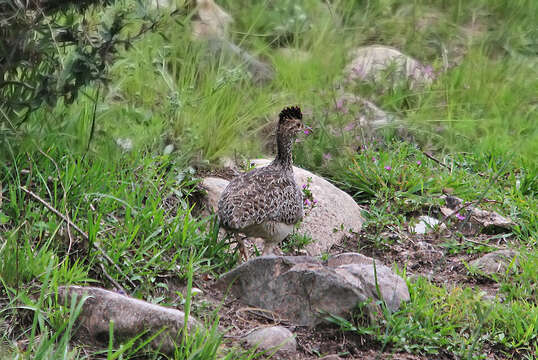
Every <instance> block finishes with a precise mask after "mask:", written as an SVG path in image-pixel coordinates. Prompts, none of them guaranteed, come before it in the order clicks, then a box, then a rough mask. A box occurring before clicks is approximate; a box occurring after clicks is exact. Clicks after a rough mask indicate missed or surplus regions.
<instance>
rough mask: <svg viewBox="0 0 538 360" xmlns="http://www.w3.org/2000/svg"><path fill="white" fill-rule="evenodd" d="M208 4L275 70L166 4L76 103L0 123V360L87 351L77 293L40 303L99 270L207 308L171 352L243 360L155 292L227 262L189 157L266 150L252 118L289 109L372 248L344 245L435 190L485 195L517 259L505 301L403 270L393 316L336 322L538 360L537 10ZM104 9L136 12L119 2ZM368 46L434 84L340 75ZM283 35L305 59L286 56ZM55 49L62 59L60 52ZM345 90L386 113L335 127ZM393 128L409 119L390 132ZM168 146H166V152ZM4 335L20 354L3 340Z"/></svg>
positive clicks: (531, 5) (304, 149)
mask: <svg viewBox="0 0 538 360" xmlns="http://www.w3.org/2000/svg"><path fill="white" fill-rule="evenodd" d="M219 4H221V5H222V6H223V7H224V8H225V9H226V10H227V11H229V12H230V13H231V14H232V16H233V17H234V20H235V22H234V23H233V24H232V28H231V34H230V39H231V40H232V41H234V42H235V43H236V44H239V45H241V46H242V47H243V48H244V49H247V50H248V51H249V52H251V53H252V54H255V55H256V56H259V58H261V59H263V60H265V61H267V62H269V63H270V64H271V65H272V67H273V69H274V71H275V76H274V79H273V80H272V81H269V82H268V83H265V84H263V85H259V84H254V83H253V82H252V81H251V79H250V76H249V75H248V74H247V72H246V71H245V69H244V67H243V66H242V64H241V63H239V62H238V61H234V59H230V58H228V57H226V56H212V55H208V49H207V47H206V45H204V44H203V43H198V42H193V41H192V39H191V35H190V24H189V21H188V17H186V16H185V15H184V14H183V15H181V14H180V15H179V16H177V15H176V16H171V17H165V19H164V20H163V23H162V24H161V26H160V27H159V28H158V31H157V32H155V33H148V34H146V35H145V36H144V37H143V38H142V39H140V40H138V41H136V42H135V43H134V45H133V47H131V48H130V49H128V50H125V51H122V52H121V53H120V54H119V56H118V61H116V62H115V63H114V64H113V65H112V66H111V68H110V69H109V73H108V77H109V82H108V83H107V84H106V85H94V86H92V87H88V88H86V89H84V91H83V93H82V94H81V96H79V98H78V99H76V101H75V102H74V103H73V104H65V103H63V102H59V103H58V104H56V105H55V106H43V107H42V108H40V109H39V110H37V111H36V112H35V113H33V114H32V115H31V117H30V118H29V120H28V121H27V122H26V123H25V124H24V126H23V127H22V128H21V129H20V132H19V133H18V134H16V135H13V134H11V133H10V134H7V133H6V134H4V133H3V132H2V129H0V134H2V135H1V137H0V149H1V151H0V185H1V193H0V195H1V196H2V197H1V202H0V280H1V284H2V286H1V287H0V308H1V309H2V310H0V329H2V330H5V331H2V333H3V335H2V337H1V338H0V357H2V356H4V355H3V354H1V352H3V351H6V352H8V355H7V356H8V357H9V358H13V357H16V358H43V359H53V358H54V359H56V358H66V359H81V358H84V352H83V350H82V349H79V348H77V347H75V348H73V347H69V346H68V345H69V341H70V340H71V337H72V330H73V321H74V320H75V319H76V317H77V314H78V312H79V310H80V308H79V305H80V302H77V301H75V302H73V303H72V304H69V305H68V306H59V305H58V304H54V303H53V302H51V301H49V299H50V298H51V294H53V293H54V290H55V289H56V288H57V286H59V285H65V284H79V285H87V284H91V285H98V286H104V287H109V288H110V287H113V286H114V284H112V283H111V281H110V279H108V278H107V277H106V276H105V275H104V273H103V269H102V268H101V264H102V265H103V268H104V270H105V271H106V272H107V273H108V274H109V275H110V277H111V278H112V279H114V282H117V283H119V284H120V285H121V286H122V287H124V288H126V290H127V291H128V292H129V293H131V294H133V295H134V296H137V297H140V298H145V299H151V300H152V301H155V302H158V303H161V304H166V305H169V306H177V307H179V308H181V309H184V310H186V311H187V312H189V311H194V312H195V316H200V317H204V318H208V319H210V320H208V326H207V331H206V332H203V333H197V334H189V335H188V337H186V338H185V339H184V343H183V344H182V345H180V346H179V347H178V351H177V353H176V355H175V358H176V359H180V358H186V357H189V356H190V357H191V358H199V359H211V358H224V359H226V358H228V359H232V358H252V357H254V356H255V355H253V354H249V353H241V352H238V351H236V350H234V349H228V348H229V347H231V345H230V344H228V343H227V341H225V340H224V338H223V334H222V332H221V331H219V330H218V321H219V320H218V316H217V315H216V314H213V312H212V311H210V310H208V309H207V308H206V307H205V305H204V304H200V303H197V300H196V298H194V299H192V302H191V300H190V295H189V294H187V295H186V296H187V300H186V301H184V302H183V301H178V300H177V299H175V298H172V297H169V296H168V295H162V291H161V290H162V289H167V288H168V283H167V282H166V279H167V278H168V277H170V276H174V277H176V278H177V279H178V281H180V282H184V283H187V284H188V283H189V281H192V276H193V273H194V274H204V273H211V274H213V275H216V276H218V275H219V274H222V273H223V272H225V271H227V270H229V269H231V268H232V267H233V266H234V265H235V263H236V261H237V258H238V256H237V254H235V253H234V252H233V251H231V249H230V247H229V244H228V243H227V242H220V241H217V240H218V237H217V235H218V234H217V231H218V227H217V223H216V219H215V217H214V216H210V217H205V218H204V217H198V216H196V215H195V214H194V212H193V208H192V207H193V205H194V204H193V202H192V201H191V199H192V198H193V197H191V195H192V194H193V192H195V191H196V184H197V179H196V178H195V172H194V170H193V168H192V166H194V167H212V166H214V165H217V164H219V163H220V162H221V161H222V160H223V159H225V158H230V157H232V158H241V157H245V158H252V157H257V156H270V154H267V153H266V148H265V146H264V143H266V142H267V139H266V129H265V128H266V126H267V125H268V124H269V123H271V122H273V121H274V120H275V119H276V114H277V113H278V111H279V110H280V109H281V107H282V106H284V105H290V104H300V105H301V106H302V107H303V109H304V110H305V114H306V116H305V121H306V123H307V124H308V125H309V126H311V127H313V129H314V132H313V134H312V135H311V136H309V137H307V138H304V139H302V141H301V142H300V143H299V144H297V146H296V147H295V153H294V154H295V162H296V164H298V165H299V166H302V167H305V168H308V169H310V170H312V171H314V172H316V173H318V174H321V175H323V176H325V177H327V178H328V179H329V180H330V181H331V182H333V183H334V184H336V185H337V186H339V187H340V188H341V189H343V190H345V191H347V192H348V193H349V194H351V195H352V196H353V197H354V198H355V200H356V201H357V202H359V203H360V204H362V205H364V206H365V211H364V216H365V221H366V222H365V225H364V231H363V234H362V237H361V239H362V240H364V241H366V243H367V244H364V243H357V250H360V249H361V248H362V247H363V246H365V245H371V244H374V246H375V247H376V248H378V249H385V248H388V247H390V246H391V245H392V242H393V241H394V240H391V239H389V238H387V237H386V236H385V233H386V232H387V230H388V229H399V230H401V231H403V230H405V229H406V227H407V226H408V225H409V223H410V222H412V221H414V219H415V218H416V217H417V215H420V214H430V215H431V214H433V215H435V210H434V209H436V208H437V207H438V206H439V205H440V204H442V200H441V199H440V196H441V195H442V193H443V191H446V190H447V189H449V190H450V191H452V192H453V194H454V195H456V196H458V197H460V198H462V199H464V200H466V201H476V200H479V199H482V198H484V199H487V200H492V201H493V202H491V201H489V202H482V203H481V204H480V205H479V206H480V207H481V208H484V209H488V210H493V211H497V212H499V213H500V214H503V215H506V216H509V217H510V218H511V219H513V220H514V222H515V223H516V226H515V227H514V229H513V230H512V231H511V233H509V234H507V235H506V236H505V239H507V241H508V245H509V247H513V248H516V249H519V250H520V251H521V252H522V254H524V256H522V257H521V261H520V263H519V265H518V270H519V271H518V272H515V273H512V272H508V273H506V274H501V275H499V276H496V277H495V278H494V279H492V280H491V279H490V280H489V281H495V282H497V283H498V284H499V289H500V290H499V294H500V295H502V296H503V297H504V301H503V302H500V301H493V302H491V301H486V300H484V299H483V298H482V296H481V294H480V291H479V290H478V289H472V288H470V287H469V286H466V285H462V284H454V285H453V286H446V287H444V286H438V285H434V284H433V283H432V282H430V281H428V280H426V279H424V278H422V277H419V278H418V279H414V280H412V281H411V280H409V279H408V283H409V287H410V292H411V301H410V302H409V303H408V304H406V305H405V306H404V307H403V308H402V309H401V310H400V311H399V312H397V313H394V314H390V313H387V312H382V316H381V318H380V319H378V321H377V322H371V323H370V322H367V321H365V320H364V319H363V318H360V317H359V319H358V320H357V321H355V322H346V321H344V320H342V319H340V320H335V321H336V322H337V323H338V324H339V325H340V326H342V329H343V330H346V331H354V332H357V333H359V334H361V336H368V337H369V339H371V340H373V341H374V343H375V344H376V349H377V350H381V349H383V350H385V351H405V352H410V353H416V354H436V353H444V354H448V355H450V356H459V357H462V358H469V359H472V358H476V359H478V358H483V354H485V353H486V351H490V350H491V351H496V352H497V353H499V354H503V355H502V356H505V357H508V358H514V359H516V358H522V357H523V358H524V357H526V358H528V359H531V358H532V357H533V356H538V349H537V348H536V345H533V344H535V343H536V337H537V333H538V330H537V325H538V324H537V321H538V314H537V307H536V305H537V301H538V300H537V294H536V290H535V289H536V279H537V278H538V273H537V270H536V269H538V263H537V256H536V254H537V251H536V246H537V244H536V239H537V237H538V225H537V224H538V219H537V218H536V216H537V214H538V200H537V196H536V195H537V193H538V166H537V164H538V162H537V161H536V154H538V145H537V144H538V130H537V126H536V123H537V120H538V114H537V108H536V103H537V102H536V100H537V98H536V89H537V88H538V73H537V70H536V69H537V66H536V65H538V62H537V61H536V59H537V55H538V43H537V42H536V39H538V33H537V27H536V23H538V3H537V2H536V1H533V0H517V1H508V0H503V1H488V0H473V1H447V0H416V1H413V2H407V1H402V0H387V1H377V2H371V1H353V0H336V1H331V2H315V1H307V0H303V1H287V0H285V1H280V2H269V1H263V2H251V1H231V0H226V1H222V2H219ZM115 6H117V7H123V8H129V7H130V6H131V7H132V10H133V11H134V9H135V7H134V5H133V2H130V1H125V2H119V3H118V4H116V5H115ZM100 14H101V12H100V10H99V9H93V10H91V12H90V13H88V16H87V17H88V19H89V21H95V20H96V18H97V16H101V15H100ZM369 44H384V45H389V46H394V47H396V48H398V49H400V50H402V51H403V52H404V53H407V54H410V55H412V56H413V57H415V58H416V59H418V60H419V61H422V62H424V63H425V64H431V65H432V66H433V68H434V69H435V71H436V73H437V74H438V77H437V79H436V80H435V81H434V83H433V84H432V86H431V87H426V88H410V87H409V86H408V85H407V84H403V85H399V86H396V87H387V84H386V83H378V84H375V83H374V84H372V83H358V84H353V85H350V84H344V83H343V82H342V80H343V75H342V70H343V68H344V67H345V65H346V64H347V63H348V61H349V60H350V58H349V52H350V51H351V50H352V49H354V48H356V47H358V46H361V45H369ZM279 47H287V48H291V49H293V50H295V51H297V52H301V54H302V55H301V56H300V57H299V56H298V57H296V58H293V57H292V58H290V57H288V56H287V55H285V54H284V53H283V52H281V51H279V49H278V48H279ZM61 51H65V53H64V56H65V58H66V59H68V58H69V49H62V50H61ZM303 56H304V57H303ZM445 67H447V68H446V71H444V72H443V70H444V69H445ZM342 91H345V92H352V93H355V94H358V95H360V96H363V97H365V98H367V99H369V100H371V101H372V102H374V103H375V104H377V105H378V106H379V107H381V108H382V109H384V110H385V111H388V112H390V113H391V114H392V115H393V116H395V117H396V118H398V119H399V121H398V122H397V124H396V126H388V127H386V128H384V129H381V130H380V131H378V132H377V133H376V134H375V136H372V134H371V133H368V132H365V131H362V130H361V129H359V128H358V127H353V126H349V125H350V124H352V123H353V122H354V121H356V119H355V112H356V110H358V109H356V108H353V107H352V106H351V107H350V108H349V110H350V111H348V112H345V111H338V110H337V109H336V103H337V100H338V96H339V94H340V92H342ZM400 125H402V126H403V127H405V128H406V129H407V131H406V132H404V133H405V134H404V135H405V136H404V137H403V138H401V137H400V136H399V135H400V134H402V132H401V131H400V130H399V129H398V127H399V126H400ZM92 129H93V131H92ZM118 139H130V140H131V141H132V144H133V146H132V149H131V150H130V151H123V150H121V149H120V148H119V147H118V145H117V141H118ZM170 144H172V145H173V146H174V151H173V152H172V153H171V154H166V155H165V154H163V149H164V148H165V146H167V145H170ZM424 152H432V153H433V156H434V157H435V158H436V159H438V160H439V161H440V162H441V163H442V164H444V166H443V165H440V164H438V163H437V162H435V161H433V160H431V159H430V158H428V157H427V156H426V155H425V153H424ZM389 167H390V169H389ZM23 188H24V189H27V190H29V191H32V192H33V193H35V194H36V195H37V196H38V197H39V198H41V199H42V200H43V201H45V202H46V203H47V204H49V205H50V206H51V207H53V208H54V209H56V210H58V211H59V212H60V213H62V214H64V215H68V216H69V219H70V220H71V221H72V222H73V223H75V224H76V225H77V226H78V227H80V228H81V230H82V231H83V232H84V233H85V234H87V236H88V239H87V240H86V239H85V236H83V235H81V234H80V233H79V232H77V231H76V230H75V229H74V228H72V227H71V228H69V231H68V228H67V227H66V224H65V221H64V219H62V218H61V217H59V216H57V215H56V214H54V213H53V212H52V211H51V210H50V209H49V208H47V207H46V206H45V205H43V203H42V202H40V201H39V200H38V199H36V198H35V197H32V196H30V195H29V194H28V193H27V192H25V191H24V190H23ZM194 198H196V197H194ZM447 225H448V226H449V227H451V228H452V227H454V226H456V225H457V220H455V219H448V220H447ZM309 241H311V239H309V238H302V237H295V238H292V239H290V242H288V243H286V244H285V246H284V247H285V250H286V251H290V252H292V251H293V250H296V249H297V248H300V247H303V246H305V245H307V244H308V243H309ZM94 244H97V245H99V247H100V248H101V249H103V251H104V252H105V253H106V255H107V256H108V257H109V258H110V259H111V260H112V262H109V261H108V260H106V259H105V258H104V256H103V254H102V253H101V252H100V251H98V250H96V248H95V247H94ZM442 246H443V248H444V249H445V250H446V251H448V252H449V253H450V254H455V255H457V254H462V255H463V254H468V253H472V254H475V253H483V252H486V251H490V250H492V247H491V246H481V245H476V244H474V243H472V242H469V241H466V237H465V236H463V235H461V234H458V233H457V232H456V233H455V234H454V236H452V237H451V238H449V239H446V241H444V242H443V244H442ZM470 276H471V277H472V274H471V275H470ZM189 308H190V310H189ZM114 340H115V339H113V337H112V341H111V343H110V348H109V349H108V350H104V351H105V353H102V354H100V355H99V356H103V357H107V358H111V359H112V358H120V357H123V358H130V357H134V356H135V353H136V352H137V351H146V350H147V348H145V347H143V348H141V349H139V348H138V347H139V342H136V341H128V342H126V343H124V344H119V343H116V342H115V341H114ZM16 341H19V342H20V343H21V344H25V346H24V347H22V346H19V348H16V346H14V345H13V342H16ZM2 343H6V344H7V345H3V344H2ZM533 346H534V347H533ZM4 349H5V350H4ZM146 355H147V356H148V357H150V358H156V357H157V355H156V354H149V355H148V354H146Z"/></svg>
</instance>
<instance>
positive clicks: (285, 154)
mask: <svg viewBox="0 0 538 360" xmlns="http://www.w3.org/2000/svg"><path fill="white" fill-rule="evenodd" d="M276 145H277V155H276V158H275V161H274V163H275V164H278V165H280V166H282V167H283V168H285V169H290V170H291V169H292V163H293V162H292V156H291V150H292V146H293V137H291V136H287V135H284V134H281V133H280V132H277V135H276Z"/></svg>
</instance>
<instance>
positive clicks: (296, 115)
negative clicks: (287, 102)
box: [278, 106, 303, 122]
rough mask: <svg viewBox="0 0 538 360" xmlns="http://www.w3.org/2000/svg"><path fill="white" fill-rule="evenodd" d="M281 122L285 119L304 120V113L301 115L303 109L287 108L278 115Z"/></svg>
mask: <svg viewBox="0 0 538 360" xmlns="http://www.w3.org/2000/svg"><path fill="white" fill-rule="evenodd" d="M278 116H279V119H280V122H282V121H283V120H284V119H299V120H301V119H302V118H303V113H301V108H300V107H299V106H289V107H285V108H284V110H282V111H281V112H280V114H279V115H278Z"/></svg>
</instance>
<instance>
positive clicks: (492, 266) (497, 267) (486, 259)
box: [469, 249, 519, 275]
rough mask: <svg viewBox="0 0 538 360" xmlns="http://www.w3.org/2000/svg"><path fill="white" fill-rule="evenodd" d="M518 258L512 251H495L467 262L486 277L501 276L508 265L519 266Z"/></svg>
mask: <svg viewBox="0 0 538 360" xmlns="http://www.w3.org/2000/svg"><path fill="white" fill-rule="evenodd" d="M518 257H519V254H518V253H517V252H516V251H514V250H508V249H507V250H497V251H493V252H490V253H489V254H486V255H484V256H482V257H480V258H478V259H476V260H473V261H471V262H469V265H470V266H471V268H475V269H478V270H480V271H482V272H483V273H485V274H487V275H492V274H503V273H505V272H506V270H507V269H508V267H509V266H510V265H512V266H517V265H518V264H519V261H518ZM514 258H515V259H514ZM512 261H513V264H512Z"/></svg>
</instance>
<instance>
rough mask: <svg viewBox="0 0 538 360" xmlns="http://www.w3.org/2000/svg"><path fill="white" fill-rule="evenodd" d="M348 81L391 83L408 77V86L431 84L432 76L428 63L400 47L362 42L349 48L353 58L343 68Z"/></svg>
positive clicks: (406, 79)
mask: <svg viewBox="0 0 538 360" xmlns="http://www.w3.org/2000/svg"><path fill="white" fill-rule="evenodd" d="M344 73H345V76H346V78H347V80H348V81H357V80H361V81H371V82H376V83H377V82H380V81H387V80H389V82H390V83H391V84H392V85H395V84H398V83H401V82H402V81H409V83H410V85H411V87H413V86H416V85H426V84H431V83H432V82H433V80H434V78H435V75H434V74H433V70H432V69H431V67H430V66H424V65H422V64H421V63H420V62H418V61H417V60H415V59H413V58H412V57H409V56H407V55H405V54H403V53H401V52H400V51H398V50H396V49H394V48H391V47H388V46H382V45H371V46H364V47H360V48H358V49H356V50H355V51H354V52H353V60H352V61H351V62H350V63H349V64H348V65H347V66H346V68H345V69H344Z"/></svg>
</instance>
